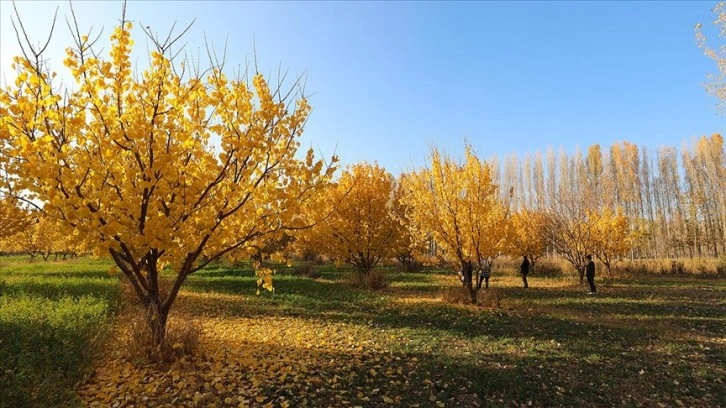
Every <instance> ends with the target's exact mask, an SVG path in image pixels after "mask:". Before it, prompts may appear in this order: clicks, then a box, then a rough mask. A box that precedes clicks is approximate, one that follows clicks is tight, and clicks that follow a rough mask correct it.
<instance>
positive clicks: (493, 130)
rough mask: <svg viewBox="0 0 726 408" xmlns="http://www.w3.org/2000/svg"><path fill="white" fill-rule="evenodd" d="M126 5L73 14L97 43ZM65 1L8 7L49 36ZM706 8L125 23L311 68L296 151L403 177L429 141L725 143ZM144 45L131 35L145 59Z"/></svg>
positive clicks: (447, 11)
mask: <svg viewBox="0 0 726 408" xmlns="http://www.w3.org/2000/svg"><path fill="white" fill-rule="evenodd" d="M120 4H121V3H120V2H115V1H104V2H91V1H76V2H75V3H74V8H75V9H76V11H77V14H78V16H79V20H80V24H81V27H90V26H91V25H93V26H94V27H101V26H103V27H105V30H104V39H106V38H107V37H108V35H109V34H110V32H111V30H112V28H113V26H114V25H115V24H116V23H117V21H118V17H119V15H120V13H119V11H120V8H121V7H120ZM58 5H59V6H60V12H59V14H60V15H61V16H63V15H65V14H67V13H68V10H69V8H68V4H67V2H41V1H19V2H17V6H18V9H19V11H20V13H21V17H23V19H24V22H25V23H26V26H27V28H28V30H29V31H30V33H31V38H34V39H35V40H36V41H37V40H40V39H41V38H43V36H44V35H45V33H46V32H47V26H48V25H49V23H50V21H51V16H52V12H53V11H54V10H55V7H56V6H58ZM714 5H715V2H570V1H567V2H544V1H542V2H440V3H439V2H413V1H408V2H382V1H381V2H378V1H377V2H342V1H341V2H332V1H331V2H234V1H225V2H192V1H179V2H177V1H162V2H153V1H143V2H142V1H129V3H128V11H127V15H128V17H129V18H130V19H132V20H135V21H137V22H138V23H139V24H142V25H144V26H151V27H152V29H154V30H155V31H159V32H162V33H165V32H166V31H167V30H168V29H169V28H170V27H171V25H172V23H174V21H177V25H178V26H182V25H185V23H188V22H190V21H191V20H192V19H194V18H196V22H195V23H194V25H193V27H192V29H191V31H190V32H189V33H188V34H187V36H186V37H185V39H186V42H187V46H188V48H189V49H190V50H197V49H199V47H201V46H202V45H203V38H204V37H205V36H206V38H207V39H208V40H210V41H211V42H213V43H214V44H215V45H216V46H218V47H221V46H222V45H223V44H224V42H225V41H227V44H228V60H229V62H228V66H229V67H234V66H236V65H238V64H244V63H245V61H246V60H250V59H251V58H252V57H253V44H254V45H255V46H256V50H257V54H256V55H257V62H258V66H259V67H260V70H261V71H262V72H263V73H270V74H276V73H277V71H278V68H279V67H282V69H283V70H285V69H289V70H290V73H291V74H293V75H294V74H295V73H302V72H306V73H307V86H306V91H307V93H308V94H311V97H310V101H311V104H312V105H313V108H314V111H313V113H312V115H311V117H310V120H309V122H308V126H307V128H306V133H305V139H304V144H305V145H306V146H308V145H312V146H313V147H314V148H315V149H316V150H317V151H319V152H321V153H323V154H325V155H330V154H332V153H333V151H336V152H337V154H338V155H339V156H340V157H341V159H342V161H343V162H344V163H346V164H347V163H354V162H357V161H363V160H366V161H371V162H372V161H377V162H378V163H379V164H381V165H383V166H385V167H386V168H387V169H388V170H389V171H391V172H393V173H398V172H400V171H403V170H407V169H410V168H412V167H417V166H420V165H422V164H424V162H425V160H426V157H427V154H428V149H429V146H431V145H436V146H438V147H440V148H442V149H444V150H446V151H448V152H450V153H452V154H454V155H460V154H461V153H462V152H463V145H464V141H465V140H468V141H469V142H470V143H471V144H472V145H473V146H474V148H475V150H476V151H477V152H478V153H479V155H480V156H482V157H485V158H486V157H490V156H494V155H496V156H498V157H500V158H504V157H505V156H507V155H510V154H517V155H519V156H520V157H522V156H523V155H524V154H526V153H534V152H535V151H537V150H539V151H542V152H544V150H545V149H546V148H547V147H548V146H551V147H553V148H555V149H556V150H559V149H560V148H564V149H565V150H567V151H574V149H575V148H576V147H579V148H580V149H582V150H586V148H587V146H589V145H591V144H595V143H598V144H600V145H602V146H603V147H605V146H609V145H610V144H612V143H613V142H615V141H619V140H628V141H630V142H633V143H637V144H639V145H646V146H648V147H657V146H660V145H666V144H667V145H673V146H681V145H682V144H683V143H684V142H690V140H692V138H694V137H699V136H702V135H711V134H713V133H722V132H723V131H724V130H723V129H724V124H725V123H726V122H725V119H726V118H724V117H723V116H720V115H718V112H717V109H716V101H715V99H714V98H712V97H710V96H708V95H707V94H706V92H705V90H704V89H703V83H704V82H705V81H706V74H707V73H709V72H715V70H716V68H715V64H714V63H713V62H711V61H710V60H708V59H707V58H706V57H705V56H704V55H703V52H702V51H701V50H700V49H698V47H697V46H696V44H695V40H694V28H693V27H694V25H695V24H696V23H699V22H700V23H703V24H704V25H710V22H711V21H712V20H713V19H714V16H713V14H712V13H711V11H710V10H711V8H712V7H713V6H714ZM11 14H12V4H11V3H10V2H8V1H5V0H2V1H0V69H1V70H2V72H1V74H0V75H2V78H3V79H7V80H12V79H13V73H12V72H11V71H10V70H9V64H10V58H11V57H12V56H13V55H14V54H16V53H17V48H16V46H15V35H14V33H13V31H12V26H11V25H10V15H11ZM61 23H62V24H59V27H57V30H56V36H55V38H54V40H53V43H52V46H51V50H50V51H51V54H50V55H49V56H50V57H51V63H52V64H54V66H56V67H58V69H59V70H61V69H62V68H61V67H60V65H61V63H62V50H63V48H64V46H65V45H67V44H68V43H69V40H68V36H67V34H66V33H67V29H66V27H65V23H64V22H63V20H61ZM711 33H713V31H711ZM142 36H143V34H142V33H141V31H140V30H138V29H135V32H134V37H135V39H136V42H137V47H139V49H143V47H144V43H145V41H144V40H143V37H142ZM711 40H716V38H715V36H714V35H712V38H711ZM711 44H712V45H713V44H716V43H714V42H713V41H712V42H711ZM106 49H107V48H106ZM195 52H196V51H195Z"/></svg>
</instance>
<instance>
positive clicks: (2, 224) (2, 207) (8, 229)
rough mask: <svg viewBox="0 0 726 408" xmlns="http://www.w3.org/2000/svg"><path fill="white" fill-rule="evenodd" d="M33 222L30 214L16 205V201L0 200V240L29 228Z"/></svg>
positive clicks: (9, 199)
mask: <svg viewBox="0 0 726 408" xmlns="http://www.w3.org/2000/svg"><path fill="white" fill-rule="evenodd" d="M33 220H34V218H33V217H32V215H31V214H30V212H28V211H26V210H24V209H22V208H21V207H20V206H19V205H18V200H15V199H12V198H7V197H6V198H2V199H0V240H4V239H6V238H8V237H11V236H13V235H15V234H17V233H19V232H20V231H23V230H25V229H26V228H28V227H30V226H31V225H32V223H33ZM3 249H5V248H3Z"/></svg>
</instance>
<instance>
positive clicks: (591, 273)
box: [585, 255, 597, 295]
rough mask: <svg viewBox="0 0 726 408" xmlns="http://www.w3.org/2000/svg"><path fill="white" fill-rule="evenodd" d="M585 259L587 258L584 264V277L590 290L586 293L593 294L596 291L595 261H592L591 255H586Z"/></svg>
mask: <svg viewBox="0 0 726 408" xmlns="http://www.w3.org/2000/svg"><path fill="white" fill-rule="evenodd" d="M585 259H587V264H585V277H586V278H587V283H588V284H590V292H588V295H594V294H596V293H597V288H595V262H593V261H592V255H587V256H586V257H585Z"/></svg>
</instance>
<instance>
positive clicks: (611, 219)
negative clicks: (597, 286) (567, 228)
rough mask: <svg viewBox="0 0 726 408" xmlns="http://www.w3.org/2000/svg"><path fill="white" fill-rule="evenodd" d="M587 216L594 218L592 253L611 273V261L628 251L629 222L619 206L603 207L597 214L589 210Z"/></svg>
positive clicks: (609, 273)
mask: <svg viewBox="0 0 726 408" xmlns="http://www.w3.org/2000/svg"><path fill="white" fill-rule="evenodd" d="M588 217H589V218H591V219H593V220H596V221H595V223H594V224H593V226H592V234H591V247H592V249H593V254H594V255H595V257H597V259H599V260H600V262H602V263H603V264H604V265H605V267H606V268H607V270H608V275H611V274H612V270H611V265H612V263H613V262H614V261H616V260H617V259H619V258H620V257H622V256H625V255H627V253H628V251H630V248H631V234H630V223H629V221H628V218H627V217H626V216H625V215H624V214H623V213H622V211H620V208H618V209H617V210H616V211H613V210H611V209H610V208H603V209H602V210H601V211H600V212H599V214H596V213H595V212H591V213H589V215H588Z"/></svg>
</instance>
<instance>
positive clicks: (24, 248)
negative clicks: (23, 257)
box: [11, 215, 67, 261]
mask: <svg viewBox="0 0 726 408" xmlns="http://www.w3.org/2000/svg"><path fill="white" fill-rule="evenodd" d="M11 240H12V246H11V248H12V249H13V250H16V251H20V252H24V253H26V254H28V255H30V258H31V259H33V258H35V257H36V256H38V255H40V256H41V257H42V258H43V260H44V261H47V260H48V258H49V257H50V256H51V255H52V254H53V253H54V252H60V251H62V250H63V249H64V248H65V247H66V242H67V241H66V237H65V234H63V232H62V231H61V229H60V228H59V225H58V223H57V222H55V221H54V220H50V219H48V217H46V216H43V215H40V216H38V217H37V218H35V222H32V223H31V224H30V225H29V226H28V227H27V228H24V229H23V230H22V231H20V232H18V233H17V234H15V235H13V236H12V237H11Z"/></svg>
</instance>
